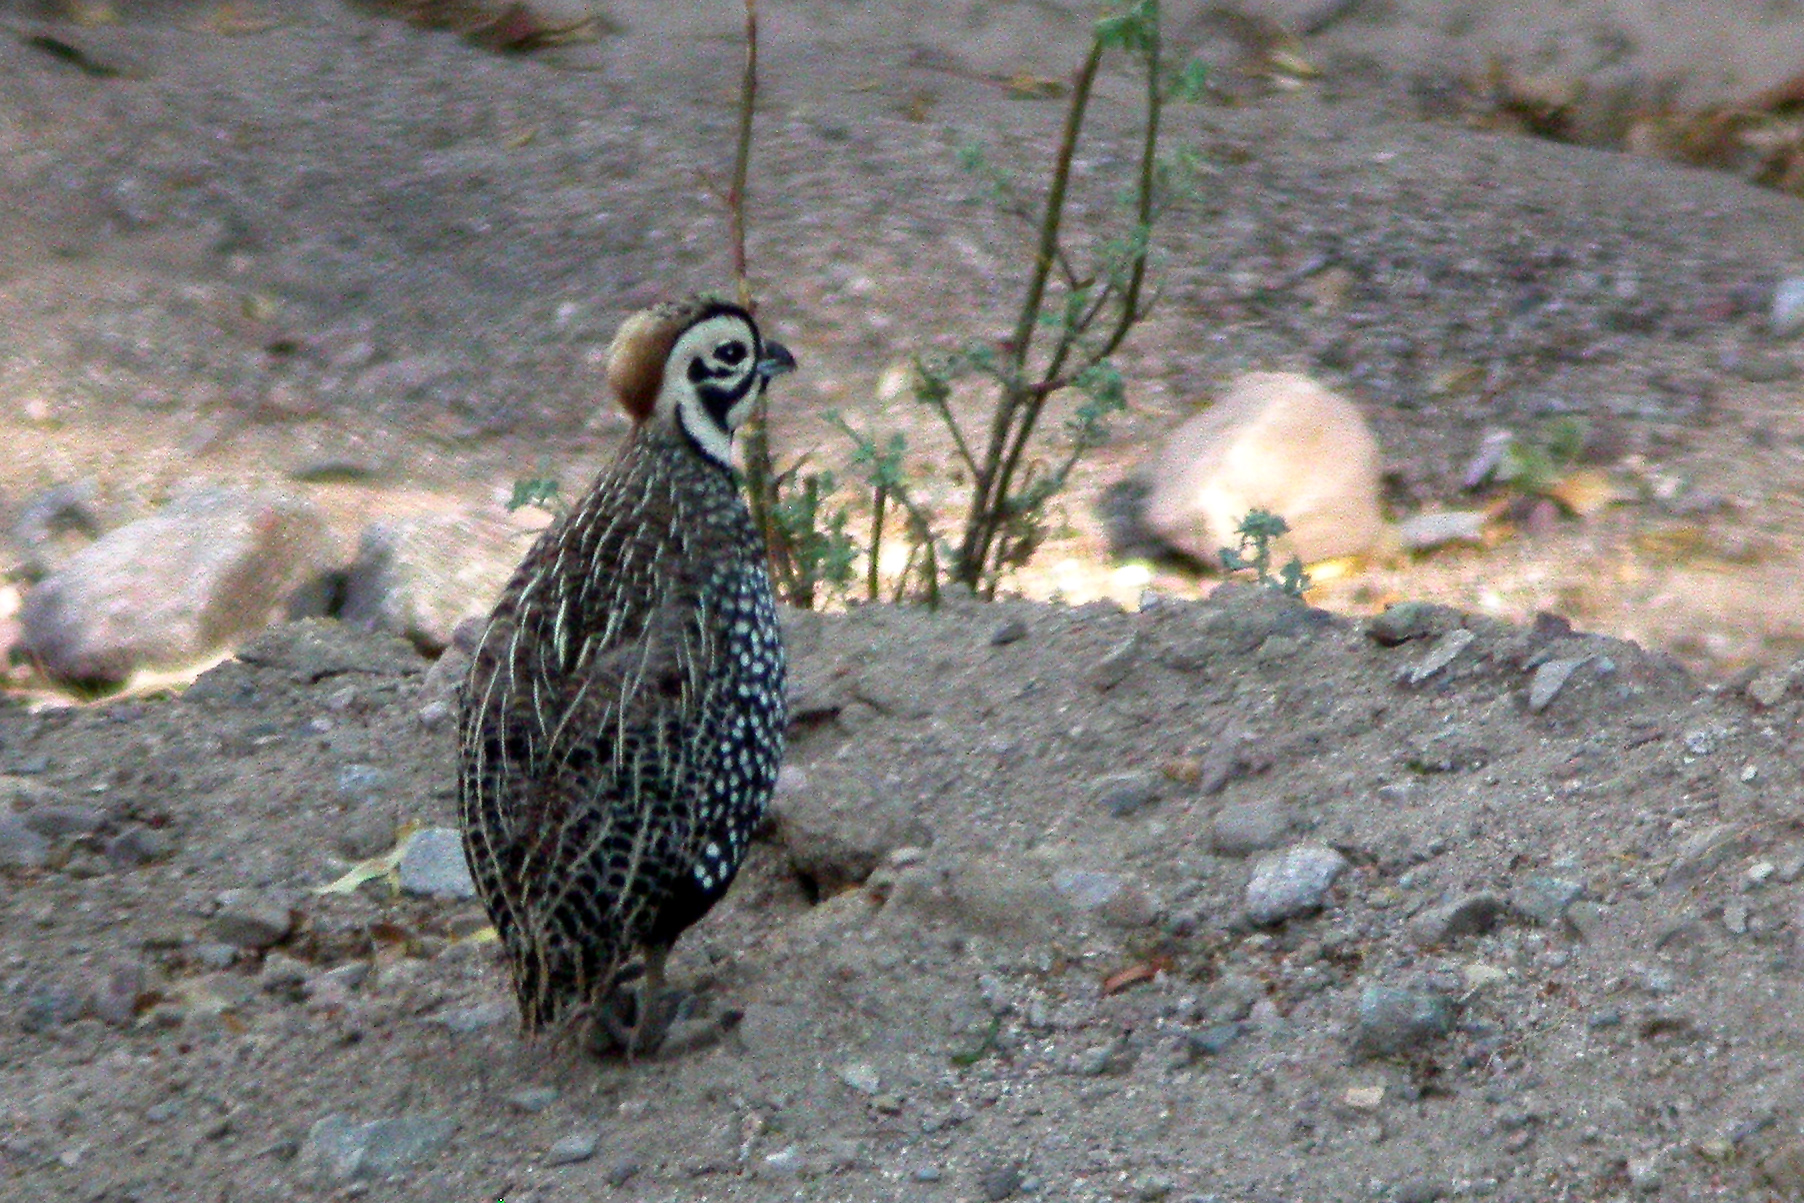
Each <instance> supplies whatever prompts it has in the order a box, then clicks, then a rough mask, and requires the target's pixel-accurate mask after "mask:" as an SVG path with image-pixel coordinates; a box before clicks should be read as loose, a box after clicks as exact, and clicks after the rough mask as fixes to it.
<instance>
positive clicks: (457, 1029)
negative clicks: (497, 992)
mask: <svg viewBox="0 0 1804 1203" xmlns="http://www.w3.org/2000/svg"><path fill="white" fill-rule="evenodd" d="M508 1010H509V1008H508V1007H507V1006H506V1005H505V1004H502V1003H499V1002H480V1003H475V1004H473V1005H471V1006H468V1007H452V1008H450V1009H447V1010H444V1011H440V1012H438V1013H437V1014H435V1015H433V1016H432V1017H431V1018H430V1019H428V1020H427V1021H426V1022H428V1023H431V1024H434V1025H436V1026H438V1027H442V1028H444V1029H445V1030H446V1031H447V1032H450V1033H452V1034H453V1035H458V1036H463V1035H468V1034H469V1033H471V1032H480V1031H481V1030H482V1029H484V1028H492V1027H494V1026H495V1025H497V1024H499V1023H501V1022H502V1021H504V1020H505V1019H507V1017H508Z"/></svg>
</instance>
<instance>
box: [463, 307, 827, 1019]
mask: <svg viewBox="0 0 1804 1203" xmlns="http://www.w3.org/2000/svg"><path fill="white" fill-rule="evenodd" d="M653 358H656V362H653V361H652V360H653ZM793 366H794V360H793V359H791V358H790V356H789V353H788V352H787V351H786V350H784V349H783V348H782V347H781V346H780V345H779V344H776V343H771V342H768V341H766V340H764V339H763V338H762V337H761V336H760V334H759V332H758V329H757V327H756V325H755V324H754V323H753V322H752V320H751V318H750V316H749V315H747V314H746V313H745V312H744V311H743V310H740V309H738V308H737V307H735V306H731V305H728V304H725V303H722V302H718V301H713V300H709V299H706V298H696V299H691V300H690V301H687V302H683V303H681V304H678V305H675V306H667V307H663V308H661V309H658V310H653V311H649V312H648V313H647V314H641V315H636V316H635V317H634V318H633V319H631V320H629V322H628V323H627V324H626V325H625V326H623V328H622V332H621V335H620V336H619V338H617V339H616V345H615V348H614V350H613V352H612V354H611V357H610V363H609V378H610V381H611V382H612V383H613V384H614V386H615V388H616V391H617V392H618V393H620V395H621V403H622V405H623V407H624V408H626V409H627V410H628V412H629V413H631V414H632V415H633V416H634V417H635V418H637V419H638V425H637V427H636V428H635V430H634V433H633V435H632V436H631V438H630V439H629V440H628V442H627V445H626V447H625V448H624V449H623V450H622V452H621V455H620V457H619V458H618V459H617V460H616V461H615V463H614V464H613V465H612V466H610V467H609V468H608V469H606V470H604V471H603V472H602V474H601V475H600V476H599V477H598V478H597V480H596V481H595V483H594V485H593V487H592V488H591V489H590V491H589V492H588V494H586V495H585V496H584V497H583V498H582V500H581V501H579V502H578V503H577V504H576V505H575V506H574V507H573V508H572V510H571V511H570V512H569V513H568V514H566V515H565V516H564V517H563V518H561V519H560V520H559V521H558V522H556V523H555V524H554V525H553V526H552V528H551V529H550V530H548V531H547V532H545V534H544V535H543V536H541V538H540V540H539V542H538V543H537V544H535V545H534V547H533V549H532V550H531V551H530V552H529V553H528V554H527V557H526V559H525V560H524V561H523V562H522V564H521V567H520V569H519V570H518V571H517V572H516V573H515V575H514V578H513V580H512V581H511V582H510V583H509V585H508V587H507V588H506V590H505V591H504V593H503V595H502V598H501V600H500V602H499V603H498V604H497V606H496V608H495V612H494V614H493V615H492V616H491V619H490V622H489V624H488V627H487V629H486V631H485V633H484V635H483V637H482V640H481V642H480V644H479V646H478V648H477V651H476V654H475V657H474V660H473V663H472V666H471V671H470V676H469V679H468V682H467V684H466V690H465V697H464V707H463V714H462V722H461V727H460V730H461V733H462V740H463V767H462V772H461V774H460V796H461V802H462V809H463V819H464V845H465V852H466V856H467V858H468V860H469V862H470V867H471V870H472V873H473V875H474V877H475V880H476V882H477V887H478V890H479V892H480V893H481V894H482V896H483V899H484V902H485V903H486V904H487V906H488V909H489V913H490V915H491V917H492V918H493V919H494V921H495V925H496V928H497V931H498V933H499V934H500V936H501V942H502V945H503V947H504V948H505V949H506V951H507V953H508V956H509V959H510V961H511V963H512V967H513V971H514V981H515V988H516V993H517V996H518V998H519V1001H520V1008H521V1015H522V1019H523V1022H524V1024H525V1026H526V1027H527V1028H528V1030H538V1029H541V1028H543V1027H545V1026H547V1025H549V1024H552V1023H554V1022H557V1021H559V1020H561V1019H564V1018H568V1017H571V1016H573V1015H578V1014H587V1015H592V1016H595V1017H596V1018H599V1019H601V1020H602V1021H603V1022H604V1023H605V1022H606V1021H607V1020H608V1011H609V1008H610V1007H612V1006H614V1005H615V991H616V987H617V983H618V980H619V978H620V975H621V971H622V969H623V968H624V967H626V966H627V965H628V963H629V962H630V961H632V960H633V959H635V958H636V957H638V958H642V959H643V961H644V964H645V968H646V980H647V982H655V981H656V980H657V979H658V978H659V976H660V975H661V969H662V963H663V957H664V955H665V953H666V952H667V951H668V949H669V947H670V945H671V943H673V942H674V941H675V939H676V937H677V936H678V935H680V934H681V932H682V931H683V930H684V929H685V928H687V927H688V926H689V925H690V924H692V923H693V922H695V921H696V920H697V919H699V918H700V917H701V916H702V915H703V914H705V913H706V911H707V910H708V909H709V908H710V907H711V906H712V905H713V904H714V902H716V901H717V900H718V899H719V897H720V896H721V894H722V893H724V892H725V890H726V889H727V887H728V886H729V885H730V884H731V882H732V879H733V876H734V874H735V873H736V872H737V870H738V867H739V864H740V861H741V859H742V858H743V856H744V854H745V850H746V846H747V843H748V840H749V836H750V834H751V832H752V830H753V829H754V828H755V827H756V825H757V823H758V822H759V820H760V819H761V817H762V815H763V811H764V806H765V804H766V802H767V800H768V798H769V795H770V792H771V790H772V788H773V786H774V784H775V780H776V773H777V767H778V765H779V763H780V761H781V756H782V739H783V728H784V724H785V720H786V713H785V704H784V674H785V666H784V656H783V648H782V640H781V637H780V632H779V630H778V627H777V620H776V610H775V606H774V604H773V601H772V598H771V592H770V583H769V577H768V575H767V573H766V570H765V567H764V549H763V545H762V541H761V540H760V539H759V537H758V535H757V533H756V531H755V530H754V529H753V527H752V524H751V521H750V517H749V515H748V514H747V512H746V507H745V503H744V500H743V499H742V498H741V496H740V493H739V487H738V480H737V477H736V476H735V474H734V473H733V470H732V466H731V438H732V433H733V428H734V426H735V425H736V424H737V422H738V421H739V420H740V418H741V417H743V414H744V412H745V410H746V408H747V407H748V406H749V404H750V403H751V401H753V400H755V398H756V396H757V395H758V394H759V393H761V392H762V390H763V387H764V385H765V383H766V382H767V381H768V380H769V378H770V377H771V376H773V375H776V374H778V373H780V372H782V371H786V370H788V369H789V368H790V367H793ZM638 1018H640V1019H642V1018H643V1014H641V1015H640V1016H639V1017H638ZM629 1026H630V1025H629ZM633 1038H634V1039H636V1038H637V1037H636V1035H635V1036H634V1037H633ZM628 1047H629V1049H630V1048H631V1047H633V1046H632V1045H631V1044H629V1045H628Z"/></svg>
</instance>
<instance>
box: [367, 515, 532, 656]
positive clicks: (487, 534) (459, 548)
mask: <svg viewBox="0 0 1804 1203" xmlns="http://www.w3.org/2000/svg"><path fill="white" fill-rule="evenodd" d="M531 542H532V541H531V540H530V539H529V538H525V537H524V532H522V531H521V530H519V529H518V528H516V527H513V526H510V525H508V524H506V523H502V522H489V521H483V520H481V519H476V518H471V517H469V516H466V515H463V514H425V515H421V516H418V517H411V518H395V519H388V520H384V521H380V522H372V523H370V525H369V526H367V527H365V528H364V531H363V535H362V537H361V539H360V540H359V542H358V548H357V559H356V562H355V563H353V564H352V565H351V571H350V575H349V577H348V579H347V580H346V582H345V601H344V609H343V611H342V612H341V614H340V617H341V618H343V620H344V621H345V622H346V623H348V624H350V625H351V626H357V627H364V628H366V629H369V630H375V631H389V632H392V633H393V634H396V635H401V636H404V637H405V638H407V639H408V640H410V641H412V643H413V644H414V646H416V647H419V648H421V649H423V650H425V651H427V652H440V651H443V650H444V649H445V648H447V647H449V646H450V644H451V633H452V632H453V631H454V630H456V629H457V624H458V623H459V622H460V621H462V620H463V619H465V618H469V617H471V616H472V615H478V614H487V613H488V611H489V608H490V607H491V606H493V605H494V604H495V598H496V597H497V596H499V594H500V593H501V588H502V586H503V585H505V584H507V578H508V576H509V575H510V574H511V573H512V572H513V570H514V566H515V565H516V564H518V563H519V562H520V557H521V556H523V555H525V554H526V549H527V548H528V547H529V546H530V545H531Z"/></svg>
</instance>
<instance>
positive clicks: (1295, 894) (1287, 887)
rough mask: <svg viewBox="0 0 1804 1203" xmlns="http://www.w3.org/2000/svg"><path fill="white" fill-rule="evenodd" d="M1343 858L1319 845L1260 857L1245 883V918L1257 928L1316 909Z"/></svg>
mask: <svg viewBox="0 0 1804 1203" xmlns="http://www.w3.org/2000/svg"><path fill="white" fill-rule="evenodd" d="M1346 867H1347V858H1346V857H1344V856H1342V855H1341V854H1340V853H1338V852H1336V851H1335V850H1334V849H1332V848H1329V847H1327V846H1326V845H1323V844H1300V845H1298V846H1297V847H1294V848H1290V849H1288V850H1286V851H1284V852H1280V853H1276V854H1273V855H1269V856H1263V857H1261V858H1260V859H1259V861H1258V863H1257V864H1255V865H1254V866H1253V875H1252V878H1251V880H1249V881H1248V882H1247V889H1246V907H1247V918H1248V919H1249V920H1251V921H1252V922H1253V923H1256V924H1258V925H1260V926H1262V927H1263V926H1269V925H1271V924H1274V923H1282V922H1283V921H1284V920H1286V919H1289V918H1291V917H1293V916H1296V915H1302V914H1306V913H1308V912H1310V911H1314V910H1318V909H1320V907H1321V905H1322V900H1323V898H1324V897H1325V896H1326V895H1327V893H1328V887H1329V886H1331V885H1333V884H1334V879H1335V878H1337V877H1339V876H1340V873H1341V870H1343V869H1345V868H1346Z"/></svg>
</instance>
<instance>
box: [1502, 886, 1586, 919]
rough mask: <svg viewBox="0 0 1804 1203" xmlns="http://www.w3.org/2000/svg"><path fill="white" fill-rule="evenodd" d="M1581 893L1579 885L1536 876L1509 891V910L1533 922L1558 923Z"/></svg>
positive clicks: (1583, 891) (1583, 889)
mask: <svg viewBox="0 0 1804 1203" xmlns="http://www.w3.org/2000/svg"><path fill="white" fill-rule="evenodd" d="M1584 893H1585V887H1584V884H1583V883H1582V882H1577V881H1570V880H1567V879H1566V878H1563V877H1549V876H1545V875H1539V874H1537V875H1536V876H1533V877H1530V878H1528V879H1526V880H1525V881H1523V882H1521V883H1520V884H1519V885H1517V886H1516V887H1515V888H1514V889H1512V890H1511V891H1510V909H1511V910H1513V911H1515V912H1516V913H1517V914H1518V915H1521V916H1522V917H1523V918H1525V919H1528V920H1529V921H1531V922H1534V923H1540V924H1544V925H1545V924H1552V923H1557V922H1559V920H1560V916H1561V915H1564V914H1565V913H1566V908H1567V907H1569V906H1571V905H1572V904H1573V903H1574V902H1577V901H1578V900H1579V899H1580V898H1582V897H1583V896H1584Z"/></svg>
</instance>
